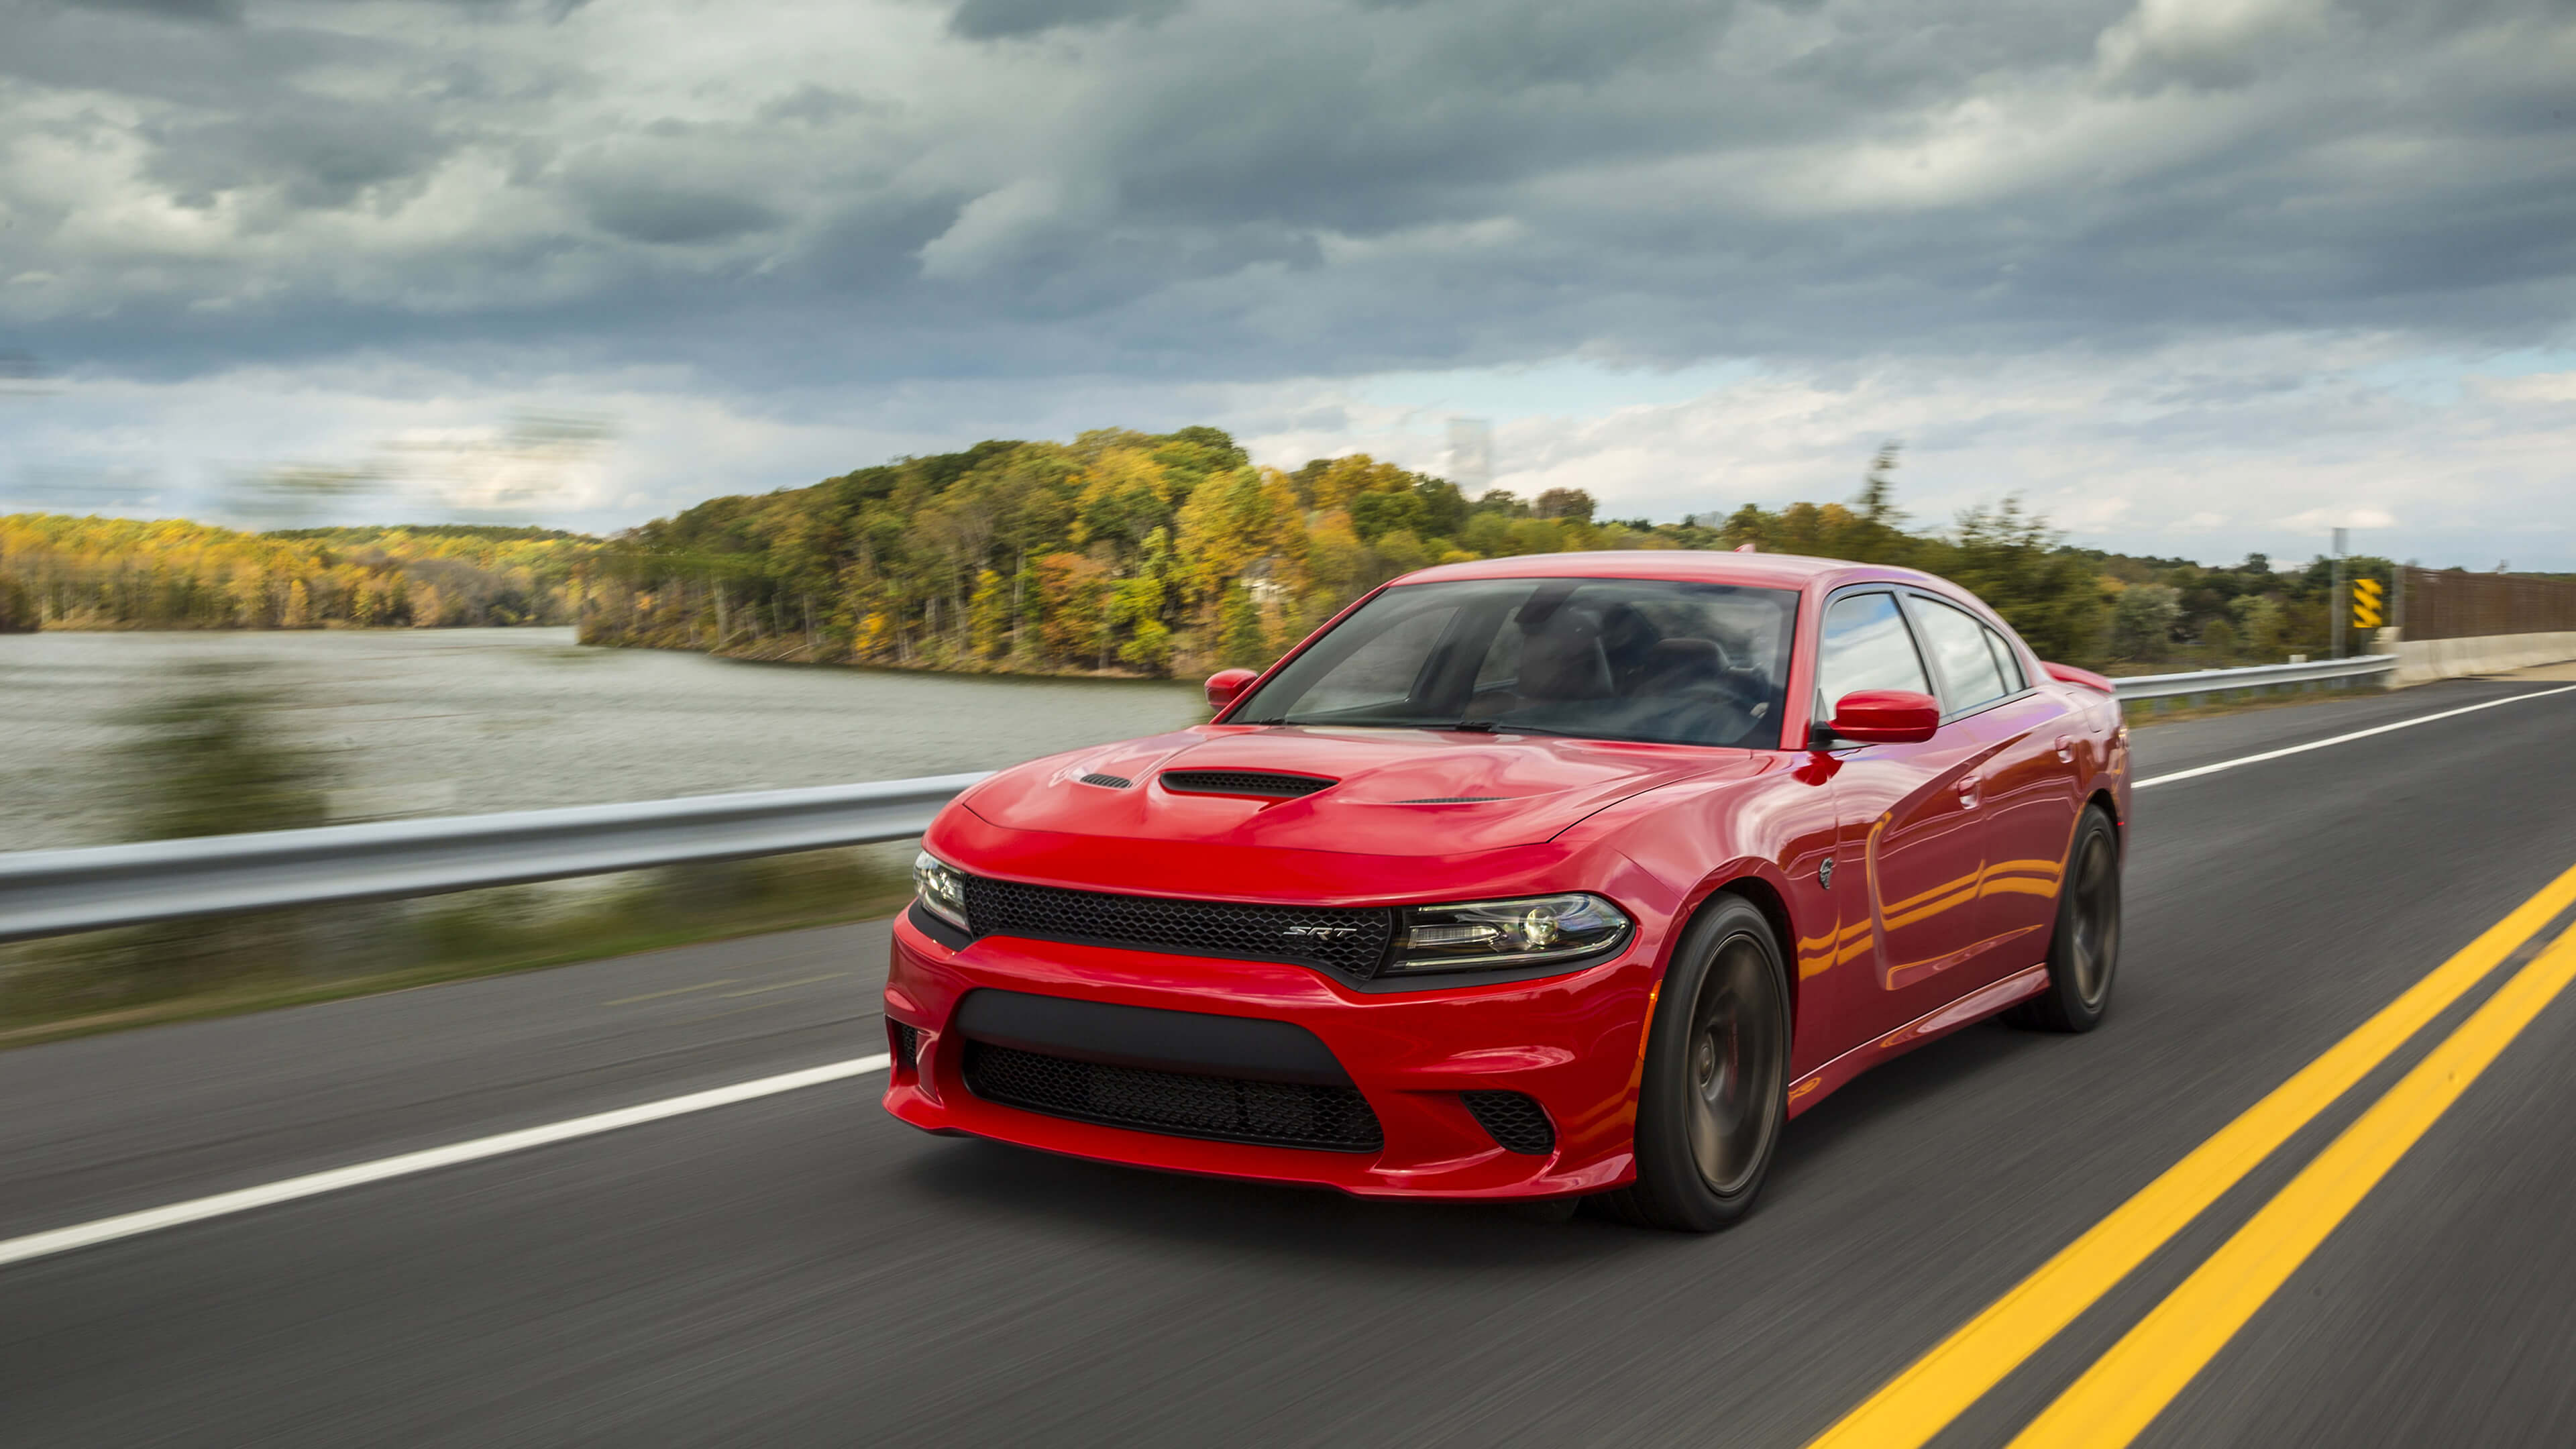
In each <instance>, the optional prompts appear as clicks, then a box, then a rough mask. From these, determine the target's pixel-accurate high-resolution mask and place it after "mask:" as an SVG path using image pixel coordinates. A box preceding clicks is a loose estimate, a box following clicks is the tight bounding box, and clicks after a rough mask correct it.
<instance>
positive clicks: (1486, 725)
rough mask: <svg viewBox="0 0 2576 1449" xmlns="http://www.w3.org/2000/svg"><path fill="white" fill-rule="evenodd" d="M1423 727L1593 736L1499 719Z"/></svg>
mask: <svg viewBox="0 0 2576 1449" xmlns="http://www.w3.org/2000/svg"><path fill="white" fill-rule="evenodd" d="M1423 728H1424V729H1432V730H1456V731H1461V732H1463V733H1466V734H1471V735H1492V734H1505V735H1555V736H1558V737H1560V738H1564V739H1589V738H1591V736H1589V735H1578V734H1576V733H1575V732H1574V731H1572V730H1550V729H1541V728H1539V727H1538V726H1537V725H1524V724H1505V723H1504V722H1503V721H1501V720H1498V719H1462V720H1460V721H1458V722H1457V723H1456V724H1447V725H1424V726H1423Z"/></svg>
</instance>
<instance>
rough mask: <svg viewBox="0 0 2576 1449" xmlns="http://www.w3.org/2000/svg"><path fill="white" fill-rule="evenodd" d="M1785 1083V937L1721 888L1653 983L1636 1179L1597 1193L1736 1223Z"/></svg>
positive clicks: (1629, 1205) (1706, 1228) (1670, 1216)
mask: <svg viewBox="0 0 2576 1449" xmlns="http://www.w3.org/2000/svg"><path fill="white" fill-rule="evenodd" d="M1788 1090H1789V988H1788V976H1787V973H1786V971H1785V969H1784V968H1783V966H1782V964H1781V955H1780V944H1779V942H1778V940H1777V939H1776V938H1774V937H1773V935H1772V933H1771V923H1770V922H1769V921H1767V920H1765V919H1763V916H1762V913H1761V912H1760V911H1759V910H1756V909H1755V908H1754V907H1753V905H1752V903H1751V902H1748V901H1746V900H1745V899H1743V898H1742V897H1740V896H1732V895H1721V896H1718V897H1717V898H1716V899H1715V900H1713V901H1712V902H1711V903H1710V904H1709V906H1708V907H1707V909H1705V910H1703V911H1701V912H1700V915H1699V919H1697V920H1696V921H1694V922H1692V923H1691V927H1690V930H1689V932H1688V934H1687V935H1685V936H1684V937H1683V940H1682V945H1681V949H1680V950H1677V951H1675V952H1674V953H1673V964H1672V968H1671V970H1670V971H1669V972H1667V973H1666V975H1665V977H1664V984H1663V989H1662V990H1661V991H1660V992H1658V993H1657V995H1656V1000H1655V1020H1654V1025H1653V1027H1652V1028H1651V1030H1650V1032H1649V1034H1648V1036H1647V1039H1646V1061H1645V1066H1644V1070H1643V1072H1642V1073H1641V1074H1640V1076H1639V1079H1638V1083H1637V1180H1636V1181H1635V1182H1634V1183H1632V1184H1630V1185H1629V1186H1627V1187H1624V1188H1621V1189H1619V1190H1618V1191H1616V1192H1614V1193H1611V1194H1608V1196H1607V1198H1606V1200H1605V1202H1604V1204H1603V1205H1604V1206H1606V1207H1608V1208H1609V1209H1610V1210H1611V1211H1612V1212H1613V1213H1615V1214H1616V1215H1617V1216H1619V1217H1622V1218H1625V1219H1627V1220H1628V1221H1630V1222H1634V1223H1639V1224H1642V1225H1644V1226H1647V1227H1657V1228H1670V1229H1672V1230H1674V1231H1677V1232H1692V1233H1707V1232H1714V1231H1716V1230H1717V1229H1719V1228H1724V1227H1731V1226H1733V1225H1734V1224H1735V1223H1736V1222H1737V1221H1738V1220H1740V1219H1742V1218H1743V1217H1744V1215H1745V1214H1746V1213H1747V1212H1749V1211H1751V1210H1752V1207H1753V1199H1754V1197H1755V1196H1756V1195H1757V1194H1758V1193H1760V1192H1761V1190H1762V1179H1763V1178H1764V1177H1765V1176H1766V1175H1767V1174H1768V1173H1769V1172H1770V1170H1771V1158H1772V1155H1773V1154H1774V1153H1775V1152H1776V1151H1777V1150H1778V1148H1779V1145H1780V1129H1781V1126H1782V1125H1783V1124H1784V1123H1785V1122H1786V1121H1787V1120H1788Z"/></svg>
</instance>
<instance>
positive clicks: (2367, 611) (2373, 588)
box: [2352, 579, 2387, 629]
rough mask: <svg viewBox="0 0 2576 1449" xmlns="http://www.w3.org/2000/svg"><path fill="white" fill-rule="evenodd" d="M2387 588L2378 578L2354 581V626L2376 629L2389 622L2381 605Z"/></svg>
mask: <svg viewBox="0 0 2576 1449" xmlns="http://www.w3.org/2000/svg"><path fill="white" fill-rule="evenodd" d="M2386 590H2387V586H2386V585H2384V584H2382V583H2380V581H2379V580H2377V579H2354V580H2353V581H2352V627H2354V628H2356V629H2376V628H2378V627H2379V626H2380V625H2381V624H2384V623H2386V622H2387V619H2386V617H2385V614H2384V611H2383V610H2381V608H2380V607H2379V604H2380V598H2381V596H2382V595H2383V594H2384V593H2385V592H2386Z"/></svg>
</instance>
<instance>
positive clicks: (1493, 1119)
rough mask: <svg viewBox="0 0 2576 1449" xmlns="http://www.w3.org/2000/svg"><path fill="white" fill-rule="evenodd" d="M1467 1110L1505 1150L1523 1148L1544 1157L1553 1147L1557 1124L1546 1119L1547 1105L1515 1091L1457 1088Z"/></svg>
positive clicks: (1552, 1150)
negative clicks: (1479, 1090) (1467, 1090)
mask: <svg viewBox="0 0 2576 1449" xmlns="http://www.w3.org/2000/svg"><path fill="white" fill-rule="evenodd" d="M1458 1095H1459V1096H1461V1097H1463V1098H1465V1099H1466V1102H1467V1110H1468V1111H1470V1112H1473V1113H1475V1114H1476V1120H1477V1122H1479V1123H1481V1124H1482V1125H1483V1126H1484V1129H1485V1131H1486V1132H1487V1133H1489V1134H1491V1135H1492V1137H1493V1139H1494V1140H1495V1141H1496V1142H1498V1143H1500V1144H1502V1148H1503V1150H1504V1151H1505V1152H1522V1153H1527V1154H1528V1155H1530V1156H1532V1157H1545V1156H1546V1155H1547V1154H1549V1153H1551V1152H1554V1151H1555V1150H1556V1126H1555V1124H1553V1123H1551V1122H1549V1121H1548V1120H1547V1109H1546V1108H1544V1107H1541V1106H1540V1105H1539V1104H1538V1103H1537V1102H1536V1101H1535V1100H1533V1099H1532V1098H1529V1097H1525V1096H1523V1095H1521V1094H1520V1093H1518V1092H1460V1093H1459V1094H1458Z"/></svg>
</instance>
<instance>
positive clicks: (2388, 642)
mask: <svg viewBox="0 0 2576 1449" xmlns="http://www.w3.org/2000/svg"><path fill="white" fill-rule="evenodd" d="M2370 652H2371V653H2373V654H2394V655H2396V656H2397V676H2396V679H2395V680H2394V681H2393V682H2392V684H2391V687H2392V688H2396V689H2404V688H2405V687H2406V686H2408V685H2410V684H2430V683H2432V682H2433V681H2434V680H2436V679H2457V678H2459V677H2460V676H2462V675H2464V674H2502V673H2504V672H2506V671H2507V670H2512V669H2529V668H2532V667H2534V666H2535V665H2541V664H2563V663H2565V662H2567V661H2568V660H2571V659H2576V633H2556V634H2489V635H2487V636H2486V637H2484V638H2480V639H2407V638H2404V637H2402V631H2400V630H2396V629H2382V630H2380V631H2379V640H2378V642H2377V643H2376V644H2374V645H2372V646H2371V651H2370Z"/></svg>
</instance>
